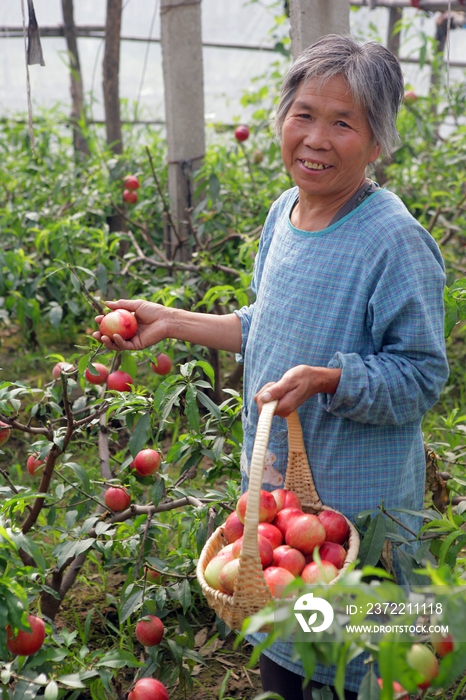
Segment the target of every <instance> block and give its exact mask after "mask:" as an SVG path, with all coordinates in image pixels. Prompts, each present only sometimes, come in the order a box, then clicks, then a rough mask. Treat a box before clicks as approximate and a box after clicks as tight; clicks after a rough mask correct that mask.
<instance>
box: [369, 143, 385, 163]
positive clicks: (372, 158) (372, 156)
mask: <svg viewBox="0 0 466 700" xmlns="http://www.w3.org/2000/svg"><path fill="white" fill-rule="evenodd" d="M381 153H382V146H381V145H380V144H378V143H376V144H374V147H373V149H372V151H371V153H370V156H369V163H368V165H369V164H370V163H375V161H376V160H377V158H378V157H379V156H380V154H381Z"/></svg>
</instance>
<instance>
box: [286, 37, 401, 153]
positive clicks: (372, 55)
mask: <svg viewBox="0 0 466 700" xmlns="http://www.w3.org/2000/svg"><path fill="white" fill-rule="evenodd" d="M336 75H342V76H343V77H344V78H345V79H346V81H347V83H348V90H349V92H350V93H351V95H352V97H353V99H354V100H355V101H356V103H357V104H359V105H362V107H363V109H364V111H365V113H366V116H367V119H368V121H369V125H370V127H371V129H372V135H373V137H374V141H375V143H377V144H378V145H379V146H381V148H382V154H383V155H385V156H389V155H390V153H391V152H392V151H393V150H394V149H395V147H396V146H397V145H398V144H399V142H400V139H399V136H398V132H397V130H396V117H397V114H398V109H399V107H400V104H401V102H402V100H403V91H404V83H403V74H402V72H401V67H400V64H399V62H398V59H397V58H396V56H394V55H393V54H392V52H391V51H389V50H388V49H386V48H385V47H384V46H382V44H378V43H377V42H375V41H369V42H367V43H366V44H363V45H362V46H359V44H357V43H356V42H355V41H354V39H353V38H352V37H350V36H338V35H337V34H328V35H327V36H324V37H322V38H321V39H319V40H318V41H316V42H315V43H314V44H312V46H309V48H307V49H305V50H304V51H303V52H302V53H301V54H300V55H299V56H298V58H297V59H296V61H295V62H294V63H293V65H292V66H291V68H290V69H289V71H288V73H287V75H286V77H285V80H284V81H283V84H282V88H281V94H280V102H279V104H278V108H277V115H276V118H275V132H276V134H277V136H278V137H279V138H280V136H281V131H282V127H283V123H284V121H285V117H286V115H287V114H288V110H289V109H290V107H291V104H292V102H293V100H294V98H295V96H296V92H297V90H298V88H299V86H300V85H301V83H303V82H306V81H308V80H310V79H312V78H318V79H319V83H320V84H321V85H322V84H323V83H325V82H326V81H327V80H329V79H330V78H333V77H335V76H336Z"/></svg>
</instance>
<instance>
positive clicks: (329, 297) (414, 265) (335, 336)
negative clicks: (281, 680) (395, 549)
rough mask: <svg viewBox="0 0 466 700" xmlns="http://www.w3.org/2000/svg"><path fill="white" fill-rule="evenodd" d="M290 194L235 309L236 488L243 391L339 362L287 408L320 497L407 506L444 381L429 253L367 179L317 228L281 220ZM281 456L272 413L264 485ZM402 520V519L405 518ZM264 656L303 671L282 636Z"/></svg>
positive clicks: (418, 232) (329, 501) (438, 283)
mask: <svg viewBox="0 0 466 700" xmlns="http://www.w3.org/2000/svg"><path fill="white" fill-rule="evenodd" d="M297 196H298V189H297V188H296V187H295V188H293V189H291V190H288V191H287V192H285V193H284V194H283V195H282V196H281V197H280V198H279V199H278V200H277V201H276V202H275V203H274V204H273V206H272V208H271V210H270V213H269V215H268V217H267V220H266V223H265V226H264V229H263V232H262V236H261V240H260V247H259V252H258V255H257V258H256V261H255V267H254V277H253V283H252V289H253V292H254V293H255V294H256V301H255V303H254V304H252V305H251V306H248V307H244V308H242V309H240V310H239V311H237V312H236V313H237V315H238V316H239V318H240V320H241V327H242V349H241V357H240V358H239V359H240V360H242V361H244V413H243V428H244V447H243V455H242V460H241V470H242V487H243V490H245V489H247V483H248V468H249V462H250V459H251V454H252V447H253V443H254V436H255V429H256V424H257V418H258V413H257V406H256V403H255V401H254V398H253V397H254V395H255V394H256V392H257V391H258V390H259V389H260V388H261V387H262V386H264V384H266V383H267V382H270V381H278V380H279V379H280V378H281V377H282V375H283V374H284V373H285V372H286V371H287V370H289V369H290V368H291V367H294V366H296V365H301V364H305V365H313V366H321V367H340V368H341V369H342V374H341V380H340V383H339V386H338V389H337V391H336V393H335V394H334V395H330V394H329V395H327V394H317V395H315V396H313V397H311V398H310V399H308V400H307V401H305V402H304V403H303V404H302V405H301V406H300V407H299V409H298V413H299V416H300V420H301V424H302V427H303V435H304V443H305V445H306V449H307V454H308V457H309V462H310V464H311V468H312V473H313V477H314V481H315V485H316V488H317V492H318V493H319V496H320V498H321V500H322V501H323V503H325V504H326V505H329V506H332V507H334V508H336V509H337V510H340V511H342V512H343V513H344V514H345V515H346V516H347V517H349V518H350V519H354V517H355V515H356V514H357V513H358V512H359V511H362V510H366V509H375V507H376V506H377V505H380V504H381V501H382V499H383V500H384V503H385V506H386V507H388V508H390V506H392V507H403V508H412V509H416V510H419V509H421V508H422V506H423V495H424V482H425V456H424V446H423V436H422V432H421V420H422V417H423V415H424V414H425V413H426V411H428V409H429V408H430V407H431V406H432V405H433V404H435V402H436V401H437V400H438V397H439V394H440V391H441V389H442V387H443V385H444V384H445V382H446V380H447V377H448V364H447V360H446V355H445V342H444V306H443V291H444V285H445V275H444V271H443V262H442V258H441V255H440V252H439V249H438V247H437V245H436V243H435V241H434V240H433V238H432V237H431V236H430V235H429V234H428V233H427V231H425V229H424V228H422V226H421V225H420V224H419V223H418V222H417V221H416V220H415V219H414V218H413V217H412V216H411V215H410V214H409V212H408V211H407V209H406V208H405V206H404V205H403V203H402V202H401V200H400V199H399V198H398V197H397V196H396V195H394V194H392V193H391V192H388V191H387V190H384V189H378V190H377V191H376V192H374V193H373V194H371V195H370V196H369V197H368V198H367V199H365V200H364V201H363V203H362V204H360V205H359V206H358V207H357V208H356V209H354V210H353V211H352V212H350V213H349V214H347V215H346V216H345V217H343V218H342V219H340V220H339V221H337V222H336V223H335V224H333V225H331V226H329V227H328V228H326V229H324V230H322V231H316V232H308V231H301V230H299V229H296V228H295V227H294V226H293V225H292V224H291V222H290V213H291V209H292V207H293V205H294V203H295V202H296V199H297ZM286 459H287V430H286V421H285V419H283V418H279V417H277V416H276V417H275V418H274V419H273V424H272V430H271V435H270V440H269V445H268V453H267V459H266V464H265V469H264V481H263V488H265V489H268V490H273V489H274V488H277V487H280V486H283V482H284V476H285V471H286ZM398 517H399V514H398ZM404 520H405V521H406V524H408V525H411V527H413V520H411V521H410V520H409V517H407V516H404ZM414 525H415V527H414V529H416V530H418V529H419V523H417V522H414ZM254 638H255V639H259V638H261V637H260V636H259V635H255V636H254ZM265 653H266V654H267V655H268V656H270V657H271V658H272V659H273V660H274V661H275V662H276V663H279V664H281V665H282V666H285V667H287V668H288V669H290V670H292V671H294V672H295V673H299V674H301V675H304V672H303V669H302V666H301V665H300V664H299V663H294V662H292V661H291V660H290V656H291V644H290V643H289V642H278V643H276V644H274V645H273V647H271V648H269V649H268V650H266V652H265ZM358 661H359V663H358ZM364 673H365V670H364V668H363V665H362V663H361V662H360V657H359V659H356V660H355V662H352V663H351V664H350V665H349V667H348V673H347V679H346V684H345V685H346V687H347V688H348V689H350V690H357V689H358V687H359V683H360V681H361V679H362V677H363V675H364ZM314 679H315V680H318V681H320V682H322V683H331V682H332V679H333V673H332V669H329V668H326V667H323V666H318V667H317V671H316V673H315V674H314Z"/></svg>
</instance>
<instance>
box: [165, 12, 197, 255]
mask: <svg viewBox="0 0 466 700" xmlns="http://www.w3.org/2000/svg"><path fill="white" fill-rule="evenodd" d="M160 18H161V39H162V62H163V77H164V86H165V115H166V124H167V146H168V187H169V194H170V207H171V213H172V221H167V224H166V231H167V236H166V246H167V255H168V256H169V257H170V258H171V259H177V260H183V261H186V260H187V259H188V258H189V257H190V245H189V238H190V229H189V224H188V216H187V210H189V209H190V208H191V207H192V206H193V204H194V197H193V192H194V186H193V177H192V176H193V172H194V171H195V170H197V169H198V168H199V166H200V165H201V163H202V159H203V157H204V154H205V135H204V76H203V63H202V34H201V2H200V0H162V2H161V6H160Z"/></svg>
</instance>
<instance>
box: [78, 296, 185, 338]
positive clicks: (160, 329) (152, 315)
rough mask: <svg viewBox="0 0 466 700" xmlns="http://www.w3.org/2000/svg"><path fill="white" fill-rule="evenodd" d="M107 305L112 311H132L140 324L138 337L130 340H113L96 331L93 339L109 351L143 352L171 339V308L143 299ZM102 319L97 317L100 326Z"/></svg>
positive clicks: (124, 300) (108, 302) (107, 303)
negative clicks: (169, 320) (151, 346)
mask: <svg viewBox="0 0 466 700" xmlns="http://www.w3.org/2000/svg"><path fill="white" fill-rule="evenodd" d="M105 305H106V306H108V308H109V309H110V310H111V311H116V309H126V310H127V311H131V312H132V313H134V315H135V317H136V320H137V322H138V330H137V332H136V335H134V336H133V337H132V338H131V339H130V340H123V338H122V337H121V335H114V336H113V339H112V338H110V337H109V336H108V335H102V334H101V333H100V331H95V333H93V334H92V336H93V338H95V339H96V340H99V341H100V342H101V343H103V344H104V345H105V347H106V348H107V349H108V350H142V349H143V348H147V347H149V346H150V345H155V344H156V343H159V342H160V341H161V340H165V339H166V338H169V337H170V333H169V324H168V319H169V318H170V317H171V315H172V313H173V309H170V308H169V307H166V306H162V305H161V304H154V303H153V302H150V301H144V300H143V299H131V300H129V299H119V300H118V301H107V302H105ZM102 319H103V316H96V317H95V320H96V322H97V323H99V324H100V322H101V320H102Z"/></svg>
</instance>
